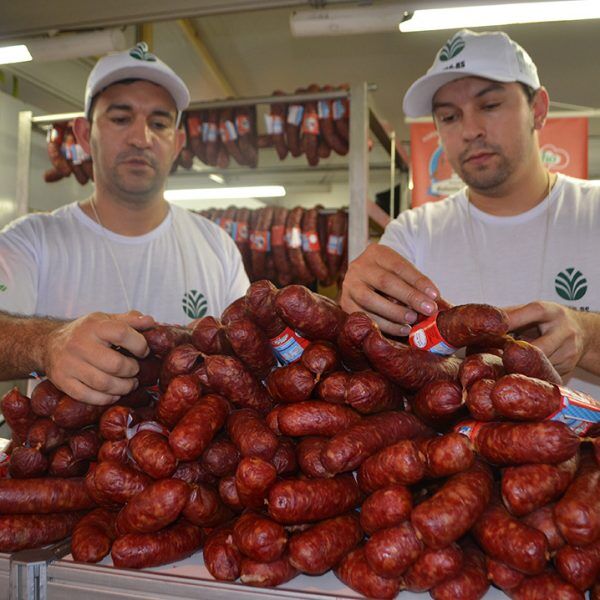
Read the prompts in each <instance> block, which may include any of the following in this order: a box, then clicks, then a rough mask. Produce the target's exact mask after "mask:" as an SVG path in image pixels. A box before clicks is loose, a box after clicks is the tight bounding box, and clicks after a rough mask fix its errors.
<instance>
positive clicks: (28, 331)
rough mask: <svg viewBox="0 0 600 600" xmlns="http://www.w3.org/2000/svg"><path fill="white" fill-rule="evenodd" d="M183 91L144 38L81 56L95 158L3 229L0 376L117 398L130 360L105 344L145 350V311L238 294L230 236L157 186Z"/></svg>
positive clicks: (85, 129)
mask: <svg viewBox="0 0 600 600" xmlns="http://www.w3.org/2000/svg"><path fill="white" fill-rule="evenodd" d="M189 101H190V95H189V91H188V89H187V87H186V85H185V83H184V82H183V81H182V80H181V78H180V77H179V76H178V75H177V74H176V73H175V72H174V71H173V70H172V69H171V68H170V67H168V66H167V65H166V64H165V63H163V62H162V61H161V60H160V59H158V58H157V57H156V56H155V55H153V54H151V53H150V52H148V48H147V46H146V44H144V43H140V44H138V45H137V46H136V47H135V48H132V49H131V50H128V51H125V52H119V53H115V54H111V55H108V56H106V57H104V58H102V59H100V60H99V61H98V63H97V64H96V66H95V67H94V68H93V69H92V71H91V73H90V75H89V79H88V82H87V86H86V90H85V118H80V119H77V120H76V121H75V123H74V132H75V135H76V137H77V140H78V142H79V143H80V144H81V146H82V147H83V148H84V150H86V151H87V152H89V153H90V154H91V156H92V159H93V163H94V191H93V193H92V195H91V196H90V198H89V199H87V200H86V201H84V202H81V203H72V204H68V205H66V206H64V207H62V208H59V209H58V210H56V211H54V212H53V213H51V214H38V215H29V216H27V217H24V218H22V219H19V220H17V221H15V222H13V223H11V224H9V225H8V226H7V227H6V228H5V230H4V231H3V232H2V233H0V283H2V289H3V291H2V293H0V311H2V312H0V379H13V378H19V377H23V376H25V375H27V374H28V373H30V372H31V371H36V372H38V373H45V374H46V375H47V376H48V377H49V378H50V379H52V381H53V382H54V383H55V384H56V385H57V386H59V387H60V388H61V389H62V390H63V391H65V392H66V393H68V394H70V395H71V396H73V397H75V398H77V399H80V400H83V401H86V402H89V403H92V404H108V403H111V402H114V401H115V400H116V399H117V398H118V397H120V396H122V395H124V394H127V393H128V392H130V391H131V390H132V389H134V388H135V387H136V386H137V380H136V379H135V375H136V373H137V370H138V365H137V362H136V361H135V360H134V359H132V358H128V357H126V356H124V355H123V354H121V353H118V352H116V351H115V350H114V349H113V348H112V346H120V347H122V348H125V349H127V350H129V351H130V352H131V353H132V354H133V355H135V356H138V357H142V356H144V355H145V354H147V352H148V347H147V344H146V341H145V339H144V337H143V336H142V335H141V333H139V330H142V329H144V328H147V327H149V326H152V325H153V324H154V322H155V321H154V319H156V321H158V322H166V323H182V324H183V323H187V322H189V321H190V320H192V319H193V318H196V317H200V316H203V315H204V314H212V315H217V316H218V315H220V314H221V312H222V311H223V310H224V308H225V307H226V306H227V305H228V304H230V303H231V302H232V301H233V300H235V299H237V298H238V297H240V296H241V295H243V294H244V293H245V291H246V289H247V287H248V285H249V282H248V277H247V275H246V273H245V271H244V268H243V265H242V261H241V257H240V254H239V252H238V250H237V247H236V246H235V244H234V242H233V241H232V240H231V238H230V237H229V236H228V235H227V234H226V233H225V232H224V231H223V230H222V229H221V228H219V227H217V226H216V225H214V224H213V223H211V222H210V221H208V220H207V219H204V218H203V217H200V216H199V215H196V214H193V213H191V212H189V211H187V210H185V209H182V208H178V207H175V206H171V205H169V204H168V203H167V202H166V201H165V199H164V195H163V193H164V188H165V182H166V179H167V176H168V174H169V171H170V168H171V165H172V164H173V161H174V160H175V158H176V157H177V155H178V154H179V151H180V150H181V148H182V146H183V144H184V142H185V133H184V132H183V130H182V129H180V128H179V127H178V125H179V122H180V119H181V113H182V111H183V110H184V109H185V108H186V107H187V106H188V104H189ZM100 311H101V312H100ZM90 313H91V314H90ZM18 315H35V317H21V316H18ZM45 317H51V319H48V318H45ZM57 319H60V320H57Z"/></svg>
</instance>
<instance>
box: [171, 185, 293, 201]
mask: <svg viewBox="0 0 600 600" xmlns="http://www.w3.org/2000/svg"><path fill="white" fill-rule="evenodd" d="M282 196H285V188H284V187H283V186H282V185H254V186H248V187H226V188H197V189H183V190H166V191H165V200H168V201H169V202H171V201H173V200H238V199H241V198H281V197H282Z"/></svg>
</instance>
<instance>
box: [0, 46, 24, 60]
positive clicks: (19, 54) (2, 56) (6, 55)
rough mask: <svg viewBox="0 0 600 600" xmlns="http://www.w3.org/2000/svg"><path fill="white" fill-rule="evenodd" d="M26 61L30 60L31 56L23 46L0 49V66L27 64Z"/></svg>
mask: <svg viewBox="0 0 600 600" xmlns="http://www.w3.org/2000/svg"><path fill="white" fill-rule="evenodd" d="M28 60H31V54H30V53H29V50H27V46H25V45H24V44H18V45H16V46H5V47H4V48H0V65H8V64H11V63H20V62H27V61H28Z"/></svg>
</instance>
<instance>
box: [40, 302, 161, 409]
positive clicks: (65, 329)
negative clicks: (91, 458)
mask: <svg viewBox="0 0 600 600" xmlns="http://www.w3.org/2000/svg"><path fill="white" fill-rule="evenodd" d="M155 324H156V323H155V322H154V319H153V318H152V317H150V316H147V315H142V314H141V313H139V312H137V311H131V312H128V313H124V314H120V315H114V314H106V313H100V312H96V313H91V314H89V315H86V316H84V317H81V318H79V319H76V320H75V321H71V322H69V323H65V324H64V325H62V326H60V327H58V328H56V329H54V330H53V331H51V332H49V333H48V334H47V338H46V341H45V342H46V343H45V350H44V352H43V356H42V359H41V362H42V364H41V368H42V369H43V371H44V372H45V373H46V375H47V376H48V378H49V379H51V380H52V382H53V383H54V384H55V385H56V386H57V387H59V388H60V389H61V390H63V391H64V392H65V393H66V394H68V395H69V396H72V397H73V398H75V399H77V400H81V401H82V402H87V403H88V404H99V405H106V404H112V403H113V402H116V401H117V400H118V399H119V397H120V396H124V395H126V394H128V393H129V392H131V391H132V390H134V389H135V388H136V387H137V386H138V380H137V379H136V378H135V376H136V375H137V373H138V371H139V365H138V363H137V361H136V360H135V359H134V358H131V357H128V356H125V355H124V354H122V353H121V352H119V351H118V350H116V349H115V347H119V348H123V349H124V350H128V351H129V352H130V353H131V354H133V355H134V356H137V357H139V358H143V357H145V356H146V355H147V354H148V352H149V349H148V344H147V343H146V339H145V338H144V336H143V335H142V334H141V333H140V331H141V330H144V329H148V328H150V327H153V326H154V325H155Z"/></svg>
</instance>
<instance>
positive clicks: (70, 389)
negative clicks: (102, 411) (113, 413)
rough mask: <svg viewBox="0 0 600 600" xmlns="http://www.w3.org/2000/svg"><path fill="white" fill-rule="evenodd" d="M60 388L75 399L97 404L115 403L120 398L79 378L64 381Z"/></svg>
mask: <svg viewBox="0 0 600 600" xmlns="http://www.w3.org/2000/svg"><path fill="white" fill-rule="evenodd" d="M60 389H61V390H62V391H63V392H65V394H68V395H69V396H71V398H74V399H75V400H79V401H80V402H85V403H86V404H95V405H97V406H108V405H110V404H114V403H115V402H116V401H117V400H118V399H119V398H120V396H115V395H112V394H106V393H104V392H99V391H98V390H94V389H92V388H91V387H89V386H87V385H85V384H84V383H82V382H81V381H78V380H77V379H69V380H68V381H67V382H65V383H62V384H61V385H60Z"/></svg>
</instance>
